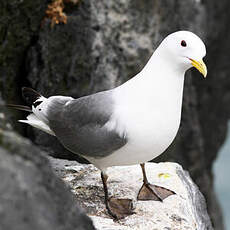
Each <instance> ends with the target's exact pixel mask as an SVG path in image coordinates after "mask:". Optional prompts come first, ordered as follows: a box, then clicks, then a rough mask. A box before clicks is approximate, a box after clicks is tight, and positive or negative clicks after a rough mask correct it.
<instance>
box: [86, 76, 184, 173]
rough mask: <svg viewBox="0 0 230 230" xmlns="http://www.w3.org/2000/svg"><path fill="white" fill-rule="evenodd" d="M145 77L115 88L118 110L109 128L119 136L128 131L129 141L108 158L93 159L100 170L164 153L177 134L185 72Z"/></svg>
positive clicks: (133, 162)
mask: <svg viewBox="0 0 230 230" xmlns="http://www.w3.org/2000/svg"><path fill="white" fill-rule="evenodd" d="M144 77H147V78H148V76H146V75H144ZM150 77H151V76H150ZM142 78H143V76H142V74H140V76H136V77H135V79H134V80H133V81H132V80H130V81H128V82H127V83H125V84H124V85H122V86H121V87H118V88H117V89H115V90H114V100H115V109H114V114H113V117H112V120H111V121H110V122H109V123H108V124H107V127H108V129H116V131H117V132H118V133H119V134H120V135H123V134H124V133H125V134H126V135H127V139H128V143H127V144H126V145H125V146H124V147H122V148H121V149H119V150H117V151H115V152H114V153H112V154H111V155H109V156H107V157H104V158H102V159H90V161H91V162H92V163H94V164H95V165H96V166H97V167H99V168H101V169H103V168H107V167H110V166H115V165H131V164H139V163H143V162H146V161H149V160H152V159H153V158H155V157H157V156H158V155H160V154H161V153H162V152H164V151H165V149H166V148H167V147H168V146H169V145H170V144H171V142H172V141H173V139H174V138H175V136H176V133H177V131H178V128H179V124H180V117H181V104H182V93H183V81H184V76H183V74H180V75H179V76H166V77H165V78H162V79H160V80H159V79H158V80H155V79H154V78H149V79H148V80H147V81H146V80H145V81H143V79H142ZM160 85H161V86H160Z"/></svg>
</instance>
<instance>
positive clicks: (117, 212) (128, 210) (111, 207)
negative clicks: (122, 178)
mask: <svg viewBox="0 0 230 230" xmlns="http://www.w3.org/2000/svg"><path fill="white" fill-rule="evenodd" d="M101 179H102V183H103V188H104V193H105V206H106V209H107V211H108V213H109V215H110V216H112V217H113V218H114V219H116V220H119V219H123V218H125V217H126V216H129V215H132V214H134V212H133V203H132V200H131V199H119V198H114V197H110V198H109V195H108V187H107V179H108V176H107V175H106V174H105V173H103V172H101Z"/></svg>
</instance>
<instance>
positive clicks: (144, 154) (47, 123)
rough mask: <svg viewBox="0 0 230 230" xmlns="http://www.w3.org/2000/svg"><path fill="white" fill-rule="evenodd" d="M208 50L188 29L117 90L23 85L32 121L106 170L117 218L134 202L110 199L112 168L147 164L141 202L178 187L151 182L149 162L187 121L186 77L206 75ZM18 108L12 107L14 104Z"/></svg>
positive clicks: (110, 209)
mask: <svg viewBox="0 0 230 230" xmlns="http://www.w3.org/2000/svg"><path fill="white" fill-rule="evenodd" d="M205 55H206V48H205V45H204V43H203V42H202V40H201V39H200V38H199V37H198V36H196V35H195V34H193V33H191V32H188V31H179V32H175V33H172V34H170V35H169V36H167V37H166V38H165V39H164V40H163V41H162V43H161V44H160V45H159V47H158V48H157V49H156V50H155V52H154V53H153V55H152V56H151V58H150V59H149V61H148V63H147V64H146V66H145V67H144V68H143V69H142V71H141V72H140V73H138V74H137V75H136V76H135V77H133V78H132V79H130V80H128V81H127V82H125V83H124V84H122V85H120V86H119V87H116V88H114V89H111V90H107V91H103V92H99V93H96V94H92V95H89V96H85V97H81V98H78V99H74V98H72V97H65V96H52V97H49V98H45V97H43V96H41V95H40V94H38V93H37V92H36V91H34V90H32V89H29V88H23V95H24V97H25V99H26V100H27V102H29V103H30V104H31V105H32V107H31V108H29V107H23V106H13V107H16V108H19V109H24V110H27V111H30V109H31V114H30V115H29V116H28V117H27V120H21V122H24V123H28V124H30V125H32V126H34V127H36V128H38V129H41V130H43V131H45V132H47V133H49V134H51V135H54V136H56V137H57V139H58V140H59V141H60V142H61V143H62V144H63V145H64V146H65V147H66V148H67V149H68V150H70V151H71V152H73V153H76V154H79V155H81V156H83V157H84V158H86V159H88V160H89V161H90V162H91V163H93V164H94V165H95V166H96V167H97V168H99V169H100V170H101V177H102V181H103V186H104V191H105V204H106V207H107V210H108V212H109V214H110V215H111V216H113V217H114V218H123V217H125V216H127V215H129V214H132V213H133V211H132V207H131V205H130V204H131V200H129V199H115V198H109V197H108V189H107V183H106V182H107V178H108V176H107V175H106V169H107V168H108V167H111V166H115V165H131V164H141V167H142V172H143V178H144V179H143V181H144V183H143V186H142V188H141V190H140V192H139V194H138V199H140V200H149V199H154V200H163V199H164V198H165V197H167V196H169V195H171V194H174V193H173V192H172V191H170V190H167V189H164V188H161V187H158V186H154V185H151V184H149V183H148V181H147V177H146V174H145V169H144V163H145V162H147V161H149V160H152V159H154V158H155V157H157V156H158V155H160V154H161V153H163V152H164V151H165V150H166V149H167V148H168V146H169V145H170V144H171V143H172V141H173V139H174V138H175V136H176V134H177V131H178V128H179V125H180V120H181V108H182V95H183V85H184V75H185V72H186V70H188V69H189V68H191V67H192V66H194V67H195V68H197V69H198V70H199V71H200V72H201V73H202V74H203V76H204V77H206V75H207V68H206V66H205V64H204V62H203V61H202V59H203V57H204V56H205ZM11 107H12V105H11Z"/></svg>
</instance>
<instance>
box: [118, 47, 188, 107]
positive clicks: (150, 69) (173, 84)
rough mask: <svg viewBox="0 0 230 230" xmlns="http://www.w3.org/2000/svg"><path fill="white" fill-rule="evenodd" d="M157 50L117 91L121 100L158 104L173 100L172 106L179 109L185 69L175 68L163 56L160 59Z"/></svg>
mask: <svg viewBox="0 0 230 230" xmlns="http://www.w3.org/2000/svg"><path fill="white" fill-rule="evenodd" d="M158 49H159V48H158ZM158 49H157V50H156V52H155V53H154V54H153V55H152V57H151V58H150V60H149V61H148V63H147V64H146V66H145V67H144V68H143V70H142V71H141V72H140V73H139V74H137V75H136V76H135V77H133V78H132V79H130V80H129V81H127V82H125V83H124V84H123V85H121V86H120V87H118V88H117V89H118V91H119V93H121V92H122V95H123V100H125V99H126V98H127V99H128V100H129V101H130V100H134V101H139V100H141V101H143V100H151V101H152V102H153V103H154V101H156V100H157V101H158V102H159V103H165V102H168V103H169V102H172V100H174V103H173V104H177V106H178V104H179V105H180V106H179V107H181V104H182V95H183V85H184V74H185V71H186V69H183V68H178V67H176V66H177V65H176V64H175V65H174V64H173V63H171V62H169V61H168V60H169V59H167V58H165V57H164V56H163V55H162V56H163V57H162V58H160V56H161V55H159V53H158ZM156 57H157V58H156ZM156 73H158V74H156Z"/></svg>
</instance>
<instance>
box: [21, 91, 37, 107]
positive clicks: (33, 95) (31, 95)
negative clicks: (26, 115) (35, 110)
mask: <svg viewBox="0 0 230 230" xmlns="http://www.w3.org/2000/svg"><path fill="white" fill-rule="evenodd" d="M22 96H23V98H24V99H25V101H26V102H27V103H28V105H30V106H31V105H32V104H33V103H34V102H35V101H36V100H37V99H38V98H40V97H41V94H40V93H38V92H37V91H35V90H34V89H31V88H28V87H23V88H22Z"/></svg>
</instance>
